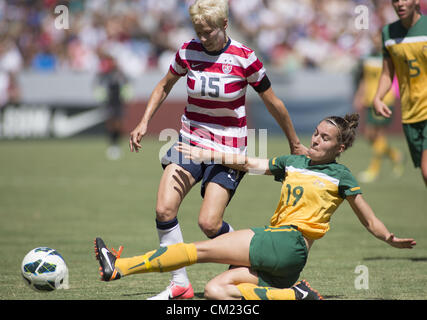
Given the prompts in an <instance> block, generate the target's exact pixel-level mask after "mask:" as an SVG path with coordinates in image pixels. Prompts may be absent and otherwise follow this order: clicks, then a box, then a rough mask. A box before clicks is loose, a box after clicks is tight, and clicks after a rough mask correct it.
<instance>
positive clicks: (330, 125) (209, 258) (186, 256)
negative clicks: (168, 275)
mask: <svg viewBox="0 0 427 320" xmlns="http://www.w3.org/2000/svg"><path fill="white" fill-rule="evenodd" d="M358 121H359V116H358V115H357V114H353V115H347V116H345V117H344V118H342V117H335V116H333V117H328V118H325V119H324V120H322V121H321V122H320V123H319V124H318V126H317V127H316V129H315V131H314V133H313V135H312V138H311V145H310V148H309V150H308V156H304V155H287V156H280V157H273V158H271V159H258V158H250V157H247V156H245V155H237V154H226V153H221V152H215V151H211V150H207V149H201V148H197V147H193V146H191V145H188V144H182V143H181V144H179V145H178V146H177V148H178V149H179V151H180V152H182V153H184V154H185V155H186V156H187V157H189V158H190V159H192V160H194V161H199V162H204V163H211V162H215V163H220V164H223V165H225V166H227V167H230V168H237V169H238V170H242V171H249V172H254V173H259V174H265V175H273V176H274V178H275V180H277V181H280V182H282V189H281V190H282V191H281V196H280V200H279V204H278V206H277V209H276V211H275V213H274V215H273V216H272V218H271V220H270V226H269V227H266V228H251V229H246V230H239V231H235V232H230V233H226V234H223V235H221V236H219V237H217V238H215V239H212V240H207V241H201V242H195V243H191V244H185V243H178V244H174V245H171V246H167V247H162V248H160V249H158V250H153V251H150V252H147V253H145V254H143V255H141V256H135V257H132V258H120V254H117V253H116V254H114V253H112V252H111V251H110V250H109V249H108V248H107V247H106V246H105V244H104V242H103V241H102V239H100V238H96V240H95V253H96V257H97V259H98V260H99V263H100V266H101V267H100V272H101V276H102V279H103V280H105V281H110V280H116V279H119V278H121V277H123V276H128V275H131V274H137V273H146V272H165V271H166V272H167V271H171V270H174V269H176V268H181V267H184V266H188V265H191V264H194V263H204V262H214V263H223V264H230V265H232V266H236V267H233V268H230V269H229V270H227V271H225V272H223V273H221V274H220V275H218V276H216V277H215V278H214V279H212V280H211V281H210V282H209V283H208V284H207V285H206V287H205V296H206V297H207V298H209V299H227V300H228V299H242V298H244V299H247V300H249V299H250V300H257V299H269V300H286V299H319V298H321V296H320V295H319V294H318V293H317V292H315V291H314V290H312V289H311V288H310V286H309V285H308V283H307V282H306V281H304V280H303V281H300V282H298V283H296V282H297V281H298V278H299V275H300V273H301V271H302V269H303V268H304V266H305V263H306V260H307V256H308V252H309V250H310V248H311V246H312V244H313V242H314V241H315V240H317V239H320V238H322V237H323V236H324V235H325V233H326V232H327V231H328V230H329V221H330V217H331V215H332V214H333V213H334V211H335V210H336V209H337V208H338V206H339V205H340V204H341V203H342V202H343V200H344V199H347V201H348V202H349V204H350V206H351V208H352V209H353V211H354V212H355V214H356V215H357V217H358V218H359V220H360V222H361V223H362V224H363V225H364V226H365V227H366V229H367V230H368V231H369V232H371V233H372V234H373V235H374V236H375V237H377V238H378V239H380V240H383V241H385V242H386V243H388V244H389V245H391V246H393V247H396V248H412V247H414V246H415V245H416V242H415V241H414V239H410V238H409V239H400V238H397V237H395V236H394V234H393V233H391V232H389V231H388V230H387V228H386V227H385V226H384V224H383V223H382V222H381V221H380V220H379V219H378V218H377V217H376V216H375V214H374V212H373V210H372V209H371V207H370V206H369V205H368V203H367V202H366V201H365V200H364V199H363V197H362V195H361V190H360V187H359V186H358V184H357V182H356V180H355V179H354V177H353V175H352V174H351V172H350V171H349V169H347V168H346V167H345V166H344V165H341V164H338V163H337V162H336V158H337V157H338V156H339V155H340V154H341V153H342V152H343V151H344V150H346V149H347V148H349V147H350V146H351V145H352V144H353V141H354V139H355V135H356V127H357V126H358ZM119 251H120V252H121V250H119Z"/></svg>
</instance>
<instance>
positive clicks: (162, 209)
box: [156, 204, 177, 222]
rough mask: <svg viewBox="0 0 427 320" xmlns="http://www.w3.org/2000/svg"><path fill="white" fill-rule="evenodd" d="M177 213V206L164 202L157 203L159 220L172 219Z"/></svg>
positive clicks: (157, 217)
mask: <svg viewBox="0 0 427 320" xmlns="http://www.w3.org/2000/svg"><path fill="white" fill-rule="evenodd" d="M176 213H177V210H176V208H173V207H171V206H168V205H164V204H157V205H156V219H157V220H158V221H162V222H164V221H170V220H172V219H173V218H175V217H176Z"/></svg>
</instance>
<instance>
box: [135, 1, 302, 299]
mask: <svg viewBox="0 0 427 320" xmlns="http://www.w3.org/2000/svg"><path fill="white" fill-rule="evenodd" d="M189 13H190V17H191V20H192V23H193V26H194V30H195V32H196V35H197V39H193V40H191V41H188V42H186V43H184V44H183V45H182V47H181V48H180V49H179V50H178V52H177V53H176V56H175V59H174V61H173V62H172V64H171V66H170V69H169V71H168V73H167V74H166V76H165V77H164V78H163V79H162V80H161V81H160V82H159V83H158V84H157V86H156V87H155V89H154V91H153V92H152V94H151V96H150V98H149V101H148V104H147V108H146V110H145V113H144V115H143V117H142V119H141V121H140V123H139V124H138V125H137V127H136V128H135V129H134V130H133V131H132V132H131V134H130V141H129V144H130V150H131V151H138V150H139V149H140V148H141V147H142V146H141V139H142V137H143V136H144V135H145V134H146V132H147V128H148V123H149V121H150V119H151V118H152V117H153V115H154V113H155V112H156V110H157V109H158V108H159V107H160V106H161V104H162V102H163V101H164V100H165V99H166V97H167V96H168V94H169V92H170V91H171V89H172V87H173V86H174V85H175V83H176V82H177V81H178V80H179V79H180V78H182V77H184V76H185V77H186V81H187V93H188V103H187V106H186V107H185V113H184V114H183V115H182V118H181V122H182V127H181V131H180V137H179V141H185V142H187V143H190V144H192V145H197V146H199V147H201V148H204V149H209V150H216V151H220V152H227V153H233V154H240V155H244V154H246V149H247V122H246V108H245V95H246V89H247V86H248V84H249V85H250V86H251V87H252V88H254V89H255V91H256V92H257V93H258V94H259V96H260V97H261V99H262V101H263V102H264V103H265V105H266V107H267V109H268V111H269V112H270V113H271V114H272V115H273V117H274V118H275V119H276V121H277V122H278V124H279V125H280V127H281V128H282V129H283V131H284V132H285V134H286V136H287V138H288V140H289V143H290V148H291V153H295V154H303V153H305V152H306V148H305V147H304V146H302V145H301V143H300V141H299V139H298V137H297V135H296V133H295V130H294V127H293V124H292V122H291V119H290V117H289V114H288V112H287V109H286V108H285V106H284V104H283V102H282V101H281V100H280V99H278V98H277V96H276V95H275V94H274V92H273V90H272V88H271V84H270V81H269V79H268V77H267V75H266V71H265V69H264V67H263V64H262V63H261V61H260V60H259V59H258V58H257V56H256V55H255V52H254V51H253V50H251V49H250V48H248V47H246V46H244V45H242V44H241V43H239V42H237V41H235V40H233V39H231V38H230V37H228V36H227V33H226V29H227V26H228V2H227V0H220V1H218V0H197V1H196V2H195V3H194V4H193V5H192V6H190V8H189ZM162 165H163V168H164V172H163V175H162V177H161V180H160V185H159V189H158V195H157V204H156V226H157V231H158V235H159V239H160V245H161V246H167V245H170V244H173V243H179V242H182V241H183V237H182V233H181V229H180V227H179V224H178V220H177V213H178V208H179V206H180V204H181V202H182V200H183V199H184V197H185V196H186V194H187V193H188V192H189V191H190V189H191V188H192V187H193V186H194V185H195V184H196V183H198V182H199V181H201V182H202V183H201V195H202V197H203V202H202V206H201V209H200V212H199V218H198V223H199V226H200V228H201V229H202V231H203V232H204V233H205V234H206V235H207V236H208V237H209V238H214V237H217V236H219V235H221V234H223V233H227V232H229V231H232V230H233V229H232V228H231V226H230V225H229V224H228V223H226V222H225V221H223V215H224V211H225V208H226V206H227V205H228V203H229V201H230V200H231V198H232V197H233V194H234V192H235V190H236V188H237V186H238V185H239V183H240V181H241V179H242V177H243V175H244V173H243V172H241V171H239V170H234V169H230V168H226V167H224V166H222V165H217V164H211V165H205V164H200V163H194V162H193V161H188V159H184V158H183V157H182V155H181V154H180V153H179V152H177V151H176V150H175V148H173V147H172V148H171V149H170V150H169V151H168V152H167V154H166V155H165V156H164V157H163V159H162ZM176 297H179V298H181V299H182V298H192V297H193V289H192V287H191V284H190V282H189V280H188V277H187V274H186V272H185V269H181V270H177V271H174V272H173V273H172V281H171V285H170V286H169V287H167V289H166V290H165V291H163V292H162V293H160V294H159V295H157V296H156V297H153V299H173V298H176Z"/></svg>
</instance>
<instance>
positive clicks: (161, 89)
mask: <svg viewBox="0 0 427 320" xmlns="http://www.w3.org/2000/svg"><path fill="white" fill-rule="evenodd" d="M179 79H180V76H178V75H175V74H173V73H172V72H171V71H168V73H167V74H166V75H165V76H164V77H163V78H162V79H161V80H160V81H159V83H158V84H157V85H156V87H155V88H154V90H153V92H152V93H151V96H150V98H149V99H148V103H147V108H146V109H145V112H144V115H143V116H142V118H141V121H140V122H139V123H138V125H137V126H136V127H135V129H133V130H132V132H131V133H130V137H129V148H130V151H131V152H133V151H135V152H138V150H139V149H140V148H142V146H141V139H142V138H143V137H144V136H145V134H146V133H147V129H148V122H149V121H150V119H151V118H152V117H153V115H154V113H155V112H156V111H157V109H158V108H159V107H160V106H161V104H162V103H163V101H164V100H165V99H166V98H167V96H168V94H169V92H170V91H171V90H172V88H173V86H174V85H175V83H176V82H177V81H178V80H179Z"/></svg>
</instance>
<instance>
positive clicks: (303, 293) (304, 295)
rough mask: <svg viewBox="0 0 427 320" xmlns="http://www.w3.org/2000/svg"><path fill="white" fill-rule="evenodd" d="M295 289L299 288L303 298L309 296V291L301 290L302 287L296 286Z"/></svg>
mask: <svg viewBox="0 0 427 320" xmlns="http://www.w3.org/2000/svg"><path fill="white" fill-rule="evenodd" d="M295 289H297V290H298V291H299V292H301V293H302V298H303V299H305V298H306V297H307V296H308V292H307V291H304V290H301V289H300V288H298V287H295Z"/></svg>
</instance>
